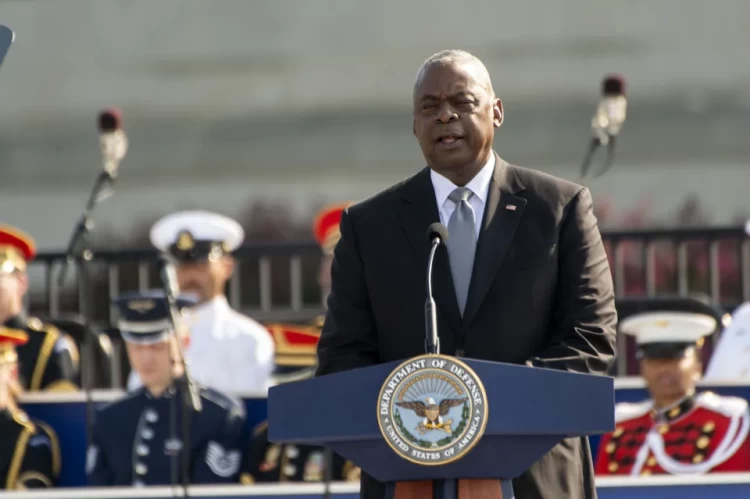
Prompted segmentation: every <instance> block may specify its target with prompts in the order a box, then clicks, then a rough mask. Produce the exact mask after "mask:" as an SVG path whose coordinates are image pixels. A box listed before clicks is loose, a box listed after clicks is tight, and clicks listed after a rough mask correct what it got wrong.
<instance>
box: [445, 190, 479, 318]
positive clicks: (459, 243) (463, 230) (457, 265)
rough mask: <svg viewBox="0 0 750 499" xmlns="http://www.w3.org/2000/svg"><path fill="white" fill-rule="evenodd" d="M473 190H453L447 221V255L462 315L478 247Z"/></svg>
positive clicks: (449, 197)
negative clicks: (472, 198)
mask: <svg viewBox="0 0 750 499" xmlns="http://www.w3.org/2000/svg"><path fill="white" fill-rule="evenodd" d="M473 194H474V193H473V192H471V190H470V189H469V188H468V187H459V188H457V189H455V190H454V191H453V192H451V194H450V196H448V199H450V200H451V201H453V202H454V203H455V204H456V209H455V210H453V214H452V215H451V218H450V220H449V221H448V241H447V242H446V246H447V247H448V257H449V259H450V265H451V274H452V275H453V286H454V288H455V289H456V299H457V300H458V308H459V309H460V310H461V315H463V313H464V308H466V299H467V297H468V295H469V284H470V282H471V272H472V269H473V267H474V253H475V252H476V248H477V235H476V222H475V217H474V209H473V208H472V207H471V204H469V199H470V198H471V196H472V195H473Z"/></svg>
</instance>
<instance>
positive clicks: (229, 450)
mask: <svg viewBox="0 0 750 499" xmlns="http://www.w3.org/2000/svg"><path fill="white" fill-rule="evenodd" d="M246 420H247V417H246V415H245V409H244V407H243V406H242V405H241V404H240V403H239V402H237V403H236V404H235V405H233V406H232V407H231V408H230V409H229V410H228V411H227V415H226V417H225V418H224V420H223V421H221V422H220V423H219V424H218V425H217V426H216V434H215V435H214V437H213V438H212V439H210V440H209V441H208V442H207V443H206V446H205V448H204V449H203V451H202V452H200V453H198V455H197V456H195V457H194V460H193V462H194V466H193V469H194V470H195V472H194V473H195V476H194V477H193V481H192V482H193V483H195V484H210V483H239V481H240V468H241V465H242V454H243V452H244V451H245V450H246V449H247V441H248V435H247V431H246V429H245V427H246V425H245V422H246Z"/></svg>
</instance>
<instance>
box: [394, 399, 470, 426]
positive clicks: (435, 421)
mask: <svg viewBox="0 0 750 499" xmlns="http://www.w3.org/2000/svg"><path fill="white" fill-rule="evenodd" d="M467 400H469V399H468V397H463V398H460V399H443V400H441V401H440V404H439V405H438V404H437V403H436V402H435V399H433V398H432V397H427V400H426V403H425V402H422V401H419V400H415V401H411V402H396V405H397V406H399V407H403V408H404V409H410V410H412V411H414V413H415V414H416V415H417V416H420V417H422V418H424V420H423V422H422V425H421V426H423V427H424V428H426V429H444V428H443V427H444V426H445V423H444V422H443V416H445V415H446V414H448V411H449V410H450V409H451V407H456V406H459V405H461V404H463V403H464V402H466V401H467Z"/></svg>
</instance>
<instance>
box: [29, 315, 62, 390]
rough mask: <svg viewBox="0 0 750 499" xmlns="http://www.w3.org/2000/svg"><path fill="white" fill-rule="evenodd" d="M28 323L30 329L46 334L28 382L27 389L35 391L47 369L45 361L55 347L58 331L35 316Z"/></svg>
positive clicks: (39, 387) (46, 361)
mask: <svg viewBox="0 0 750 499" xmlns="http://www.w3.org/2000/svg"><path fill="white" fill-rule="evenodd" d="M28 325H29V327H30V328H31V329H32V330H34V331H37V332H40V333H45V334H46V335H47V336H45V338H44V342H43V343H42V348H41V350H39V357H38V358H37V359H36V365H35V366H34V374H33V375H32V376H31V382H30V383H29V390H30V391H37V390H40V389H41V385H42V379H44V371H45V369H47V363H48V362H49V358H50V356H51V355H52V350H54V348H55V343H57V339H58V338H59V337H60V332H59V331H58V330H57V328H55V327H53V326H46V325H44V324H43V323H42V321H40V320H39V319H37V318H36V317H32V318H30V319H29V321H28Z"/></svg>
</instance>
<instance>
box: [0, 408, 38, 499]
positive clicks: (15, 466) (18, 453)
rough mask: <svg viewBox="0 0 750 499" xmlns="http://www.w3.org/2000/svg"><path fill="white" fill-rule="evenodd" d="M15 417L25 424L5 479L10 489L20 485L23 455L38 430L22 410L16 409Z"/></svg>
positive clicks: (6, 485) (7, 487)
mask: <svg viewBox="0 0 750 499" xmlns="http://www.w3.org/2000/svg"><path fill="white" fill-rule="evenodd" d="M13 419H14V420H15V421H16V422H17V423H18V424H20V425H21V426H23V430H22V431H21V434H20V435H19V436H18V440H16V448H15V449H14V450H13V458H12V459H11V461H10V466H9V467H8V477H7V480H6V481H5V488H6V489H8V490H13V489H15V488H16V487H17V485H18V478H19V477H18V474H19V472H20V471H21V464H22V463H23V457H24V456H25V455H26V445H27V444H28V443H29V439H30V438H31V436H32V435H33V434H34V431H35V430H36V428H34V425H33V424H32V423H31V422H30V421H29V420H28V418H27V417H26V415H25V414H24V413H23V412H21V411H14V412H13Z"/></svg>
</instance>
